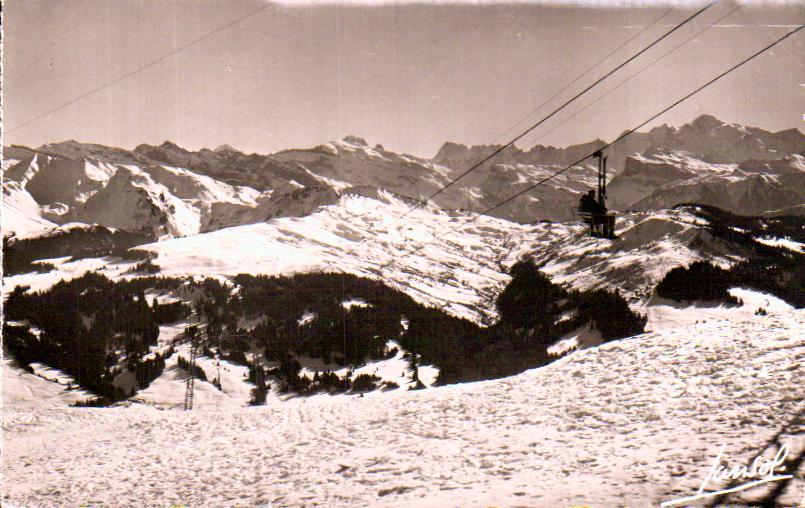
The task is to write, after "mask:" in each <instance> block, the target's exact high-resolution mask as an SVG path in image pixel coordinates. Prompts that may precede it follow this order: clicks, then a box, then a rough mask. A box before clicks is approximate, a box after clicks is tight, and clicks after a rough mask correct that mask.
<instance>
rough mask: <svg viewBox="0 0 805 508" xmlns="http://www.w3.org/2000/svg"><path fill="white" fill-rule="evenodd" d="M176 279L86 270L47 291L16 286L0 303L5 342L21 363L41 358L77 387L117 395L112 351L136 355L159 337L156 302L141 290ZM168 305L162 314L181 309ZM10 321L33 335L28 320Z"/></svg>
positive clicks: (174, 283) (115, 359)
mask: <svg viewBox="0 0 805 508" xmlns="http://www.w3.org/2000/svg"><path fill="white" fill-rule="evenodd" d="M180 282H181V281H179V280H177V279H156V278H148V279H145V280H138V279H134V280H130V281H121V282H113V281H111V280H110V279H108V278H106V277H105V276H103V275H100V274H97V273H93V272H88V273H86V274H85V275H84V276H82V277H79V278H77V279H73V280H71V281H60V282H58V283H57V284H55V285H54V286H53V287H51V288H50V289H48V290H46V291H39V292H30V291H28V288H27V287H17V288H15V289H14V290H13V291H12V292H11V293H10V295H9V297H8V300H7V301H6V305H5V319H6V322H5V323H4V326H3V329H4V332H6V333H4V337H5V338H6V344H7V345H8V348H9V351H10V352H11V354H12V355H14V357H15V358H16V359H17V360H18V361H19V362H20V363H21V364H24V365H25V364H29V363H31V362H42V363H44V364H46V365H50V366H52V367H55V368H58V369H60V370H63V371H64V372H66V373H68V374H70V375H71V376H73V377H74V378H75V380H76V382H77V383H78V384H79V385H80V386H81V387H82V388H85V389H87V390H90V391H92V392H94V393H96V394H98V395H101V396H104V397H107V398H110V399H119V398H121V397H124V396H125V395H127V394H121V393H120V391H119V390H116V389H115V388H114V387H113V384H112V382H113V379H114V376H115V373H116V368H115V367H116V365H117V363H118V355H117V353H116V351H118V350H121V349H122V350H124V351H125V354H126V356H127V357H128V358H137V357H138V355H142V354H145V353H148V352H149V351H150V349H151V346H155V345H156V344H157V339H158V337H159V324H160V321H159V320H158V319H157V312H155V307H158V304H156V303H155V305H154V307H152V306H149V305H148V302H147V300H146V298H145V294H144V291H145V290H146V289H150V288H152V287H172V288H175V287H177V286H178V285H179V284H180ZM171 309H172V310H170V311H169V312H168V313H163V314H161V317H162V318H165V316H167V315H169V314H170V312H173V313H177V312H178V313H181V312H183V311H180V310H179V309H178V307H176V306H174V307H171ZM9 321H16V322H25V323H28V324H30V325H31V326H33V327H35V328H36V329H38V331H39V332H38V336H37V334H35V333H32V332H31V330H30V328H29V325H28V324H26V325H22V326H15V325H10V324H9ZM156 367H157V366H156V365H151V366H149V367H145V368H146V369H152V368H156ZM163 368H164V365H163ZM151 375H153V371H151V372H150V373H148V374H143V376H145V377H144V378H147V377H149V376H151Z"/></svg>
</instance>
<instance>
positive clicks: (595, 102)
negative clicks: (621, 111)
mask: <svg viewBox="0 0 805 508" xmlns="http://www.w3.org/2000/svg"><path fill="white" fill-rule="evenodd" d="M741 7H742V5H740V4H739V5H737V6H736V7H735V8H733V9H732V10H730V11H729V12H728V13H727V14H725V15H723V16H721V17H720V18H718V19H717V20H715V21H713V22H712V23H710V24H709V25H707V26H706V27H704V28H702V29H701V30H699V31H698V32H696V33H695V34H693V35H692V36H690V37H688V38H687V39H686V40H684V41H682V42H681V43H679V44H677V45H676V46H674V47H673V48H671V50H670V51H668V52H666V53H663V54H662V55H661V56H660V57H659V58H656V59H655V60H654V61H652V62H651V63H650V64H648V65H646V66H645V67H643V68H642V69H640V70H639V71H637V72H635V73H634V74H632V75H631V76H629V77H628V78H626V79H624V80H623V81H621V82H620V83H618V84H617V85H616V86H615V87H613V88H612V89H610V90H609V91H607V92H606V93H604V94H603V95H601V96H600V97H598V98H597V99H595V100H594V101H592V102H591V103H589V104H587V105H586V106H584V107H583V108H581V109H580V110H578V111H576V112H575V113H573V114H572V115H571V116H569V117H567V118H566V119H564V120H562V122H560V123H559V124H557V125H556V126H554V127H552V128H551V129H550V130H548V131H547V132H545V133H544V134H542V135H541V136H540V137H538V138H537V139H536V140H534V142H535V143H536V142H538V141H540V140H541V139H543V138H544V137H545V136H547V135H549V134H551V133H552V132H554V131H556V130H557V129H559V128H560V127H562V126H563V125H565V124H566V123H567V122H569V121H570V120H572V119H574V118H576V117H577V116H578V115H580V114H581V113H583V112H585V111H587V110H588V109H589V108H591V107H592V106H594V105H596V104H598V102H600V101H601V100H603V99H604V98H606V97H608V96H609V95H611V94H613V93H614V92H616V91H617V90H619V89H620V88H621V87H622V86H623V85H625V84H626V83H628V82H629V81H631V80H633V79H634V78H636V77H638V76H640V75H641V74H643V73H644V72H646V71H647V70H649V69H651V68H652V67H654V66H655V65H657V63H659V62H660V61H661V60H664V59H665V58H667V57H668V56H670V55H671V54H672V53H674V52H676V51H677V50H678V49H679V48H681V47H682V46H685V45H686V44H688V43H689V42H690V41H692V40H694V39H695V38H696V37H699V36H700V35H701V34H703V33H704V32H706V31H707V30H709V29H710V28H712V27H713V26H715V25H717V24H718V23H721V22H722V21H724V20H725V19H727V18H728V17H730V16H731V15H732V14H734V13H735V12H736V11H738V10H740V9H741Z"/></svg>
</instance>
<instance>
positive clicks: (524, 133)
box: [323, 0, 720, 269]
mask: <svg viewBox="0 0 805 508" xmlns="http://www.w3.org/2000/svg"><path fill="white" fill-rule="evenodd" d="M719 1H720V0H713V1H711V2H709V3H708V4H706V5H705V6H704V7H702V8H700V9H699V10H697V11H696V12H694V13H693V14H691V15H690V16H688V17H687V18H685V19H684V20H683V21H681V22H680V23H678V24H676V25H674V26H673V27H672V28H671V29H670V30H668V31H667V32H665V33H664V34H663V35H661V36H660V37H659V38H657V39H655V40H654V41H652V42H651V43H649V44H648V45H647V46H645V47H643V49H641V50H640V51H638V52H637V53H635V54H633V55H632V56H631V57H629V58H627V59H626V60H624V61H623V62H621V63H620V64H618V65H617V66H615V67H614V68H613V69H611V70H610V71H608V72H607V73H605V74H604V75H603V76H601V77H600V78H598V79H597V80H595V81H594V82H593V83H592V84H590V85H588V86H587V87H586V88H584V89H583V90H582V91H581V92H579V93H577V94H576V95H574V96H573V97H571V98H570V99H569V100H567V101H565V102H564V103H563V104H562V105H560V106H559V107H557V108H556V109H554V110H553V111H551V112H550V113H549V114H548V115H546V116H544V117H543V118H542V119H541V120H539V121H537V122H536V123H534V124H532V125H531V126H530V127H528V128H527V129H526V130H524V131H522V132H521V133H520V134H518V135H517V136H515V137H514V138H512V139H511V140H510V141H508V142H507V143H506V144H504V145H501V146H500V147H498V148H497V149H496V150H495V151H493V152H492V153H490V154H489V155H487V156H485V157H484V158H483V159H481V160H480V161H478V162H476V163H475V164H473V165H472V166H470V167H469V168H468V169H466V170H465V171H464V172H462V173H461V174H460V175H459V176H458V177H456V178H452V179H450V180H449V181H448V182H447V183H446V184H444V185H442V186H441V187H440V188H439V189H437V190H436V191H434V192H433V193H431V194H430V195H428V196H427V197H426V198H424V199H420V200H417V202H416V203H415V204H414V205H413V206H411V207H410V208H409V209H408V210H407V211H406V212H404V213H403V214H402V215H400V216H398V217H395V218H394V220H393V221H392V223H391V224H390V225H389V226H391V225H394V224H396V223H397V222H399V221H400V220H402V219H404V218H405V217H407V216H408V215H410V214H411V213H412V212H414V211H415V210H417V209H419V208H421V207H422V206H424V205H425V204H427V203H428V202H429V201H430V200H432V199H433V198H435V197H436V196H438V195H439V194H441V193H442V192H444V191H446V190H447V189H449V188H450V187H452V186H453V185H455V184H456V183H457V182H458V181H460V180H461V179H463V178H464V177H466V176H467V175H469V174H470V173H472V172H474V171H476V170H477V169H478V168H480V167H481V166H483V165H484V164H486V163H487V162H489V161H490V160H492V159H493V158H495V157H496V156H497V155H499V154H500V153H501V152H503V151H504V150H506V149H508V148H510V147H512V146H514V144H515V143H516V142H517V141H520V140H521V139H522V138H524V137H525V136H527V135H528V134H530V133H531V132H533V131H534V130H535V129H536V128H538V127H540V126H541V125H542V124H544V123H545V122H547V121H548V120H550V119H551V118H553V117H554V116H556V115H557V114H558V113H559V112H560V111H562V110H563V109H565V108H566V107H567V106H569V105H570V104H571V103H573V102H575V101H576V100H577V99H579V98H580V97H581V96H583V95H584V94H586V93H587V92H589V91H590V90H592V89H593V88H595V87H596V86H597V85H598V84H600V83H601V82H603V81H604V80H606V79H607V78H609V77H610V76H612V75H613V74H615V73H616V72H618V71H619V70H620V69H622V68H623V67H625V66H626V65H628V64H629V63H631V62H633V61H634V60H635V59H637V58H639V57H640V56H641V55H643V54H644V53H646V52H647V51H649V50H650V49H651V48H653V47H654V46H656V45H657V44H659V43H660V42H662V41H663V40H665V39H666V38H668V37H670V36H671V35H672V34H673V33H674V32H676V31H677V30H679V29H680V28H682V27H683V26H685V25H687V24H688V23H690V22H691V21H692V20H693V19H695V18H696V17H698V16H699V15H701V14H702V13H703V12H705V11H706V10H707V9H709V8H710V7H712V6H713V5H715V4H717V3H718V2H719ZM666 14H667V13H666ZM663 17H665V14H663V15H662V16H660V17H659V18H657V19H656V20H655V21H654V22H655V23H656V22H657V21H659V20H660V19H662V18H663ZM630 40H631V39H630ZM628 42H629V41H627V43H628ZM625 44H626V43H624V45H625ZM618 49H620V48H618ZM610 56H611V55H607V57H605V58H604V59H602V60H601V62H603V61H605V60H606V59H607V58H609V57H610ZM599 63H600V62H599ZM597 65H598V64H596V65H594V66H593V67H592V68H595V67H596V66H597ZM587 72H589V69H588V70H587V71H585V72H584V73H582V74H581V75H580V76H579V77H578V78H576V80H574V81H573V82H575V81H577V80H578V79H579V78H580V77H582V76H584V74H586V73H587ZM573 82H571V84H569V85H567V87H570V86H571V85H572V84H573ZM567 87H566V88H567ZM563 91H564V89H563V90H562V91H560V92H559V94H561V93H562V92H563ZM559 94H556V95H559ZM554 97H555V96H554ZM552 99H553V97H552V98H551V99H549V100H548V101H546V104H547V103H548V102H550V100H552ZM543 105H544V104H543ZM541 108H542V106H540V107H538V108H537V110H539V109H541ZM529 116H530V115H529ZM520 122H522V120H521V121H520ZM520 122H518V124H519V123H520ZM361 243H363V241H362V242H359V245H360V244H361ZM357 248H358V247H357V246H356V247H354V248H353V249H351V250H349V251H348V252H345V253H344V254H342V255H341V256H339V257H338V258H336V259H334V260H331V261H327V262H325V263H324V266H323V269H325V268H327V267H329V266H332V265H334V264H335V263H337V262H338V261H341V260H342V259H344V258H345V257H347V256H349V255H351V254H353V253H354V252H355V250H356V249H357Z"/></svg>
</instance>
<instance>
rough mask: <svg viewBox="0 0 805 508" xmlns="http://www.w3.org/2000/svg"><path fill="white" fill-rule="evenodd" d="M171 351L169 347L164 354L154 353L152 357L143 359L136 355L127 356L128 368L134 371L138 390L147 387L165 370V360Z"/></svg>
mask: <svg viewBox="0 0 805 508" xmlns="http://www.w3.org/2000/svg"><path fill="white" fill-rule="evenodd" d="M173 353H174V350H173V348H172V347H171V348H170V349H169V350H168V351H167V352H165V353H164V354H160V353H155V354H154V356H153V358H148V359H145V360H143V359H141V358H140V356H138V355H135V356H134V357H132V358H129V362H128V368H129V370H131V371H133V372H134V376H135V379H136V380H137V386H138V387H139V388H140V390H144V389H145V388H148V386H149V385H150V384H151V383H153V382H154V380H155V379H156V378H158V377H159V376H161V375H162V372H164V371H165V360H166V359H167V358H169V357H170V356H171V355H172V354H173Z"/></svg>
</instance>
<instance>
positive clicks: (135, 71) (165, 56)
mask: <svg viewBox="0 0 805 508" xmlns="http://www.w3.org/2000/svg"><path fill="white" fill-rule="evenodd" d="M272 6H273V4H271V3H266V4H265V5H263V6H262V7H260V8H259V9H255V10H253V11H250V12H248V13H246V14H244V15H243V16H240V17H239V18H237V19H234V20H232V21H230V22H228V23H226V24H225V25H221V26H219V27H217V28H215V29H213V30H212V31H210V32H207V33H205V34H204V35H202V36H200V37H196V38H195V39H193V40H192V41H190V42H187V43H185V44H182V45H181V46H179V47H178V48H175V49H172V50H171V51H168V52H167V53H165V54H163V55H162V56H160V57H159V58H156V59H154V60H151V61H149V62H148V63H146V64H144V65H141V66H140V67H137V68H136V69H133V70H131V71H129V72H127V73H125V74H122V75H120V76H118V77H116V78H115V79H113V80H111V81H109V82H107V83H104V84H103V85H100V86H98V87H95V88H93V89H91V90H87V91H86V92H84V93H82V94H80V95H78V96H76V97H74V98H72V99H70V100H69V101H66V102H63V103H61V104H60V105H58V106H56V107H55V108H52V109H49V110H48V111H45V112H44V113H40V114H38V115H36V116H34V117H32V118H30V119H28V120H26V121H24V122H22V123H21V124H19V125H15V126H14V127H12V128H10V129H8V130H6V135H8V134H10V133H12V132H16V131H18V130H20V129H22V128H24V127H27V126H29V125H31V124H32V123H34V122H36V121H38V120H41V119H42V118H44V117H46V116H49V115H52V114H53V113H56V112H58V111H61V110H62V109H64V108H66V107H67V106H70V105H72V104H75V103H76V102H79V101H80V100H82V99H85V98H87V97H89V96H90V95H93V94H96V93H98V92H100V91H103V90H105V89H107V88H109V87H111V86H113V85H115V84H117V83H119V82H121V81H123V80H125V79H127V78H130V77H131V76H133V75H135V74H138V73H139V72H142V71H144V70H146V69H149V68H151V67H153V66H155V65H156V64H158V63H160V62H162V61H164V60H167V59H168V58H170V57H172V56H173V55H175V54H177V53H179V52H181V51H184V50H185V49H187V48H190V47H191V46H195V45H196V44H198V43H199V42H202V41H204V40H206V39H208V38H210V37H212V36H213V35H215V34H217V33H219V32H223V31H224V30H226V29H227V28H231V27H233V26H235V25H237V24H238V23H240V22H241V21H244V20H246V19H247V18H250V17H252V16H254V15H256V14H259V13H261V12H263V11H264V10H266V9H268V8H269V7H272Z"/></svg>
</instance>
